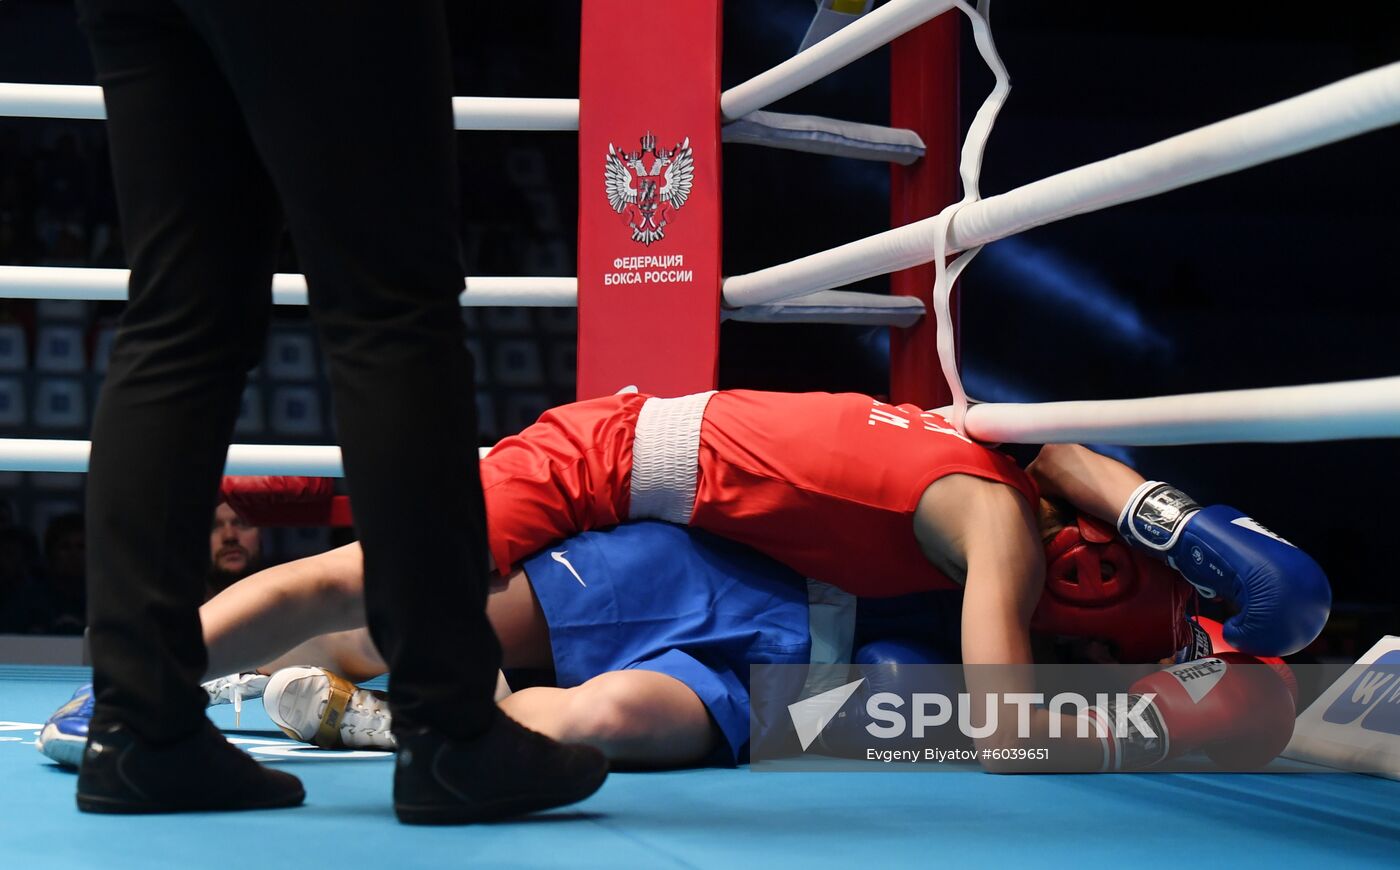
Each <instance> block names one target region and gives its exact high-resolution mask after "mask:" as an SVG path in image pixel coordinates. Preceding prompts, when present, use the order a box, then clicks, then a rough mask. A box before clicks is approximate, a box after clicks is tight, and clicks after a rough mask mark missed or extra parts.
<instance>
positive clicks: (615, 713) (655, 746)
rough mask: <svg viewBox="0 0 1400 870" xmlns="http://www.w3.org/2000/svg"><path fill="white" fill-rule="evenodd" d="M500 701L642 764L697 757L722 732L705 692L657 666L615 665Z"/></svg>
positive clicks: (526, 718) (558, 735)
mask: <svg viewBox="0 0 1400 870" xmlns="http://www.w3.org/2000/svg"><path fill="white" fill-rule="evenodd" d="M501 709H502V710H503V711H505V712H506V713H507V714H508V715H509V716H510V717H511V718H513V719H515V720H516V721H517V722H519V723H520V724H522V725H524V726H525V727H527V728H530V729H531V730H534V731H538V732H540V733H541V734H545V735H548V736H550V737H553V738H555V739H557V740H563V741H567V742H570V743H586V744H588V745H591V746H596V747H597V748H599V749H601V750H602V751H603V752H604V753H606V754H607V756H608V758H609V759H610V760H611V761H612V762H613V763H614V764H623V765H631V766H636V767H683V766H685V765H691V764H698V763H700V762H701V761H702V760H704V759H705V758H706V757H707V756H708V755H709V754H710V752H711V750H712V749H713V748H714V746H715V741H716V740H720V739H722V738H721V737H720V735H719V731H718V729H717V728H716V727H715V725H714V722H713V721H712V720H711V719H710V714H709V712H708V711H707V710H706V709H705V705H704V703H703V702H701V700H700V698H699V696H697V695H696V694H695V692H693V691H691V689H690V688H689V687H688V686H686V685H685V683H682V682H681V681H680V680H678V679H676V678H675V677H672V676H668V675H666V674H661V673H656V672H654V671H642V670H626V671H610V672H608V673H605V674H599V675H598V676H596V677H594V678H593V679H591V680H589V681H587V682H585V683H583V684H582V685H579V686H575V687H573V688H571V689H553V688H547V687H535V688H529V689H522V690H521V691H518V692H515V693H514V694H512V695H511V696H510V697H508V698H506V699H505V700H503V701H501Z"/></svg>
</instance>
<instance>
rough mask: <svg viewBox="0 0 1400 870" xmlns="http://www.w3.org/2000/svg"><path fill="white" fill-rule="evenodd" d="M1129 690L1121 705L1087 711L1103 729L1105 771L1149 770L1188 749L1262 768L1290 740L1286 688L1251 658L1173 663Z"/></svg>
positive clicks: (1234, 766) (1237, 765)
mask: <svg viewBox="0 0 1400 870" xmlns="http://www.w3.org/2000/svg"><path fill="white" fill-rule="evenodd" d="M1128 691H1129V693H1130V694H1128V695H1127V696H1126V698H1125V703H1121V704H1118V705H1116V706H1114V707H1112V708H1110V709H1109V710H1103V709H1096V710H1094V711H1092V713H1091V715H1093V716H1094V718H1096V719H1098V720H1099V721H1100V722H1101V724H1102V725H1103V726H1104V732H1103V733H1101V734H1100V736H1101V737H1102V739H1103V740H1104V749H1105V756H1106V759H1105V760H1106V764H1105V766H1106V767H1107V769H1110V770H1131V769H1141V768H1144V767H1151V766H1152V765H1154V764H1157V763H1158V762H1161V761H1164V760H1166V759H1169V758H1176V757H1178V756H1181V755H1185V754H1186V753H1188V752H1190V751H1192V750H1193V749H1203V750H1204V751H1205V753H1206V755H1208V756H1210V758H1211V759H1212V760H1213V761H1215V762H1216V763H1217V764H1219V765H1221V766H1222V767H1225V768H1228V769H1230V770H1248V769H1251V768H1256V767H1262V766H1263V765H1265V764H1268V763H1269V762H1270V761H1271V760H1273V758H1274V757H1275V756H1277V755H1278V754H1279V753H1280V752H1282V751H1283V750H1284V747H1286V746H1287V745H1288V741H1289V740H1290V739H1291V738H1292V737H1293V717H1294V712H1293V698H1292V696H1291V695H1290V694H1289V693H1288V687H1287V686H1286V685H1285V684H1284V682H1283V680H1282V679H1281V678H1280V677H1279V675H1278V674H1277V673H1276V672H1275V671H1274V670H1273V669H1272V668H1270V667H1268V666H1265V665H1263V664H1261V663H1260V662H1259V660H1258V659H1256V658H1254V657H1253V656H1248V655H1244V654H1242V653H1221V654H1220V655H1215V656H1211V657H1210V658H1206V659H1201V660H1199V661H1194V662H1186V663H1185V664H1180V665H1173V666H1172V667H1169V668H1167V669H1166V670H1162V671H1158V672H1156V673H1155V674H1149V675H1147V676H1145V677H1143V678H1142V679H1140V680H1138V681H1137V682H1135V683H1133V685H1132V687H1131V688H1130V689H1129V690H1128ZM1147 695H1154V696H1155V697H1154V698H1152V699H1151V700H1150V701H1149V700H1148V698H1147V697H1146V696H1147ZM1144 725H1145V726H1146V728H1144V727H1143V726H1144ZM1149 730H1150V731H1151V732H1152V734H1151V735H1149V733H1148V731H1149Z"/></svg>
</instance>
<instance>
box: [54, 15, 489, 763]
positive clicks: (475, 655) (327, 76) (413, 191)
mask: <svg viewBox="0 0 1400 870" xmlns="http://www.w3.org/2000/svg"><path fill="white" fill-rule="evenodd" d="M78 7H79V11H80V20H81V23H82V26H83V28H84V30H85V32H86V34H87V36H88V40H89V42H90V44H91V48H92V54H93V58H94V60H95V64H96V69H97V78H98V81H99V83H100V84H101V85H102V86H103V89H104V92H105V96H106V102H107V112H108V124H107V128H108V136H109V139H110V143H111V151H112V164H113V169H114V174H115V181H116V190H117V200H118V206H119V210H120V214H121V220H122V234H123V239H124V242H125V246H126V252H127V258H128V261H129V263H130V265H131V270H132V273H131V287H130V301H129V302H128V304H127V307H126V310H125V313H124V314H123V315H122V318H121V323H120V326H119V329H118V332H117V337H116V342H115V345H114V347H113V350H112V356H111V361H110V367H109V370H108V375H107V379H106V383H105V384H104V385H103V389H102V394H101V398H100V400H99V402H98V407H97V411H96V414H95V419H94V421H93V433H92V437H93V449H92V458H91V465H90V468H89V477H88V488H87V520H88V524H89V526H88V528H89V543H88V578H89V580H88V583H89V598H88V601H89V609H88V616H89V626H90V638H91V651H92V658H93V663H94V681H95V683H96V697H97V709H96V713H95V715H94V727H99V726H101V725H106V724H112V723H115V722H123V723H126V724H127V725H128V726H129V727H131V728H133V729H134V730H135V731H136V732H137V733H138V734H140V735H141V736H143V737H145V738H146V739H147V740H149V741H152V742H164V741H169V740H176V739H179V738H182V737H184V736H185V735H188V734H189V733H191V732H192V731H193V730H194V729H195V728H196V727H198V726H199V724H200V722H199V720H200V718H201V717H202V716H203V715H204V712H203V708H204V706H205V696H204V693H203V692H202V691H201V690H200V689H198V688H197V684H198V683H199V681H200V680H201V679H203V678H204V676H205V673H204V672H205V668H206V665H207V656H206V653H205V648H204V644H203V640H202V637H201V630H200V622H199V615H198V608H199V606H200V603H201V595H202V582H201V581H202V578H203V577H204V574H205V571H206V569H207V567H208V564H209V550H208V532H209V522H210V517H211V511H212V509H213V506H214V504H215V501H216V493H217V488H218V483H219V478H220V475H221V472H222V469H223V464H224V456H225V450H226V447H227V445H228V443H229V441H230V439H231V437H232V433H233V426H234V421H235V419H236V417H237V414H238V409H239V403H240V397H241V395H242V392H243V388H244V383H245V378H246V375H247V372H248V371H249V370H250V369H251V368H253V367H254V366H256V365H257V364H258V363H259V361H260V360H261V359H262V355H263V348H264V344H265V338H266V331H267V326H268V319H269V314H270V306H271V302H270V292H269V287H270V282H271V278H272V274H273V269H274V263H275V260H276V257H277V253H278V243H279V239H280V236H281V232H282V229H283V227H284V225H285V226H286V228H287V229H289V230H290V233H291V236H292V240H293V244H294V246H295V248H296V251H297V255H298V258H299V261H300V263H301V267H302V269H303V271H304V272H305V274H306V278H307V283H308V286H309V290H310V301H311V313H312V317H313V319H314V321H315V324H316V327H317V330H318V332H319V335H320V339H321V344H322V347H323V349H324V350H325V352H326V356H327V359H328V362H329V372H330V382H331V388H332V397H333V401H334V408H335V423H336V428H337V430H338V440H339V442H340V444H341V446H342V449H343V451H344V460H345V471H346V476H347V478H348V484H349V487H350V492H351V495H352V497H353V499H354V508H355V520H356V529H357V531H358V533H359V536H360V540H361V544H362V546H363V550H364V555H365V600H366V610H367V614H368V621H369V627H370V631H371V633H372V635H373V637H374V641H375V643H376V645H377V646H378V647H379V649H380V651H381V652H382V654H383V655H384V658H385V659H386V661H387V662H388V664H389V667H390V670H391V674H392V676H391V691H390V699H391V706H392V709H393V712H394V716H395V727H396V728H400V727H413V726H420V725H426V726H431V727H435V728H437V729H439V730H440V731H442V732H444V733H446V734H447V735H449V736H453V737H457V738H464V737H469V736H472V735H474V734H476V733H478V732H480V731H481V730H483V729H484V728H485V727H486V724H487V722H488V717H489V715H490V713H491V696H492V692H493V689H494V686H495V673H496V668H497V667H498V666H499V663H500V648H499V646H498V644H497V641H496V637H495V634H494V633H493V632H492V630H491V627H490V625H489V623H488V622H487V621H486V617H485V614H484V606H485V599H486V591H487V577H486V571H487V568H486V546H485V516H484V508H483V503H482V496H481V485H480V478H479V476H478V472H477V460H476V419H475V407H474V397H473V378H472V363H471V358H470V356H469V355H468V353H467V351H466V350H465V347H464V344H463V324H462V318H461V312H460V309H459V307H458V301H457V300H458V294H460V293H461V291H462V274H463V271H462V267H461V263H460V249H459V241H458V220H459V215H458V209H459V206H458V195H459V194H458V187H457V173H456V165H455V156H454V154H455V151H454V148H455V143H454V140H453V135H454V134H453V132H452V117H451V91H452V83H451V73H450V59H449V53H448V45H447V35H446V24H445V21H444V17H443V10H442V8H441V6H440V3H439V2H436V0H393V2H382V0H381V2H373V0H78Z"/></svg>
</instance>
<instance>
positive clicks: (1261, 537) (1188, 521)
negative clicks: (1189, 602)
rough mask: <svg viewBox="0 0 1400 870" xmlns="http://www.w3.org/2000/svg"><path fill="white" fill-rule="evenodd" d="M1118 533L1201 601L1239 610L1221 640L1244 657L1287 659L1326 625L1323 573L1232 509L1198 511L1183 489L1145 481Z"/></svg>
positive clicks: (1328, 592) (1328, 603)
mask: <svg viewBox="0 0 1400 870" xmlns="http://www.w3.org/2000/svg"><path fill="white" fill-rule="evenodd" d="M1118 531H1119V533H1120V534H1121V535H1122V536H1123V537H1124V538H1125V539H1127V541H1128V543H1129V544H1132V545H1133V546H1136V547H1139V548H1141V549H1144V550H1146V551H1148V552H1150V553H1154V554H1156V555H1157V557H1158V558H1160V559H1163V560H1165V561H1166V563H1167V564H1168V565H1171V566H1172V567H1173V568H1175V569H1176V570H1177V571H1178V572H1179V573H1180V574H1181V576H1183V577H1185V578H1186V580H1187V582H1189V583H1190V584H1191V585H1192V586H1194V587H1196V590H1197V591H1198V592H1200V593H1201V596H1202V597H1203V598H1212V599H1214V598H1218V599H1221V600H1223V601H1225V602H1227V603H1229V604H1231V605H1233V606H1234V607H1236V608H1238V611H1239V612H1238V613H1236V614H1235V615H1234V616H1232V617H1230V618H1229V619H1228V620H1226V621H1225V640H1227V641H1228V642H1229V643H1230V644H1231V645H1232V646H1234V647H1235V648H1236V649H1238V650H1240V651H1241V652H1245V653H1249V654H1250V655H1256V656H1280V655H1289V654H1291V653H1295V652H1297V651H1298V650H1300V649H1302V648H1303V647H1305V646H1307V645H1308V644H1310V643H1312V642H1313V640H1315V639H1316V638H1317V636H1318V635H1319V634H1321V633H1322V628H1323V626H1325V625H1326V624H1327V616H1328V614H1329V613H1330V612H1331V609H1332V587H1331V585H1330V584H1328V582H1327V575H1326V574H1324V573H1323V571H1322V568H1321V567H1320V566H1319V565H1318V564H1317V563H1316V562H1314V561H1313V560H1312V558H1311V557H1310V556H1308V554H1307V553H1304V552H1303V551H1302V550H1300V549H1298V548H1297V547H1295V546H1293V545H1292V544H1290V543H1289V542H1287V541H1285V540H1284V539H1283V538H1280V537H1279V536H1278V535H1276V534H1274V533H1273V532H1271V531H1269V530H1268V529H1266V528H1264V527H1263V526H1261V525H1260V524H1259V523H1257V522H1255V521H1254V520H1252V519H1250V518H1249V517H1247V516H1245V515H1244V514H1242V513H1240V512H1239V511H1238V510H1236V509H1235V508H1232V507H1227V506H1225V505H1212V506H1211V507H1207V508H1202V507H1201V506H1200V505H1199V504H1197V503H1196V502H1195V501H1193V500H1192V499H1191V497H1190V496H1188V495H1186V494H1185V493H1183V492H1182V491H1181V490H1179V489H1176V488H1175V487H1173V486H1171V485H1169V484H1165V483H1162V482H1160V481H1148V482H1147V483H1144V484H1143V485H1142V486H1139V487H1138V488H1137V489H1136V490H1135V491H1134V492H1133V495H1132V498H1130V499H1128V503H1127V504H1126V505H1124V507H1123V511H1122V513H1120V514H1119V515H1118Z"/></svg>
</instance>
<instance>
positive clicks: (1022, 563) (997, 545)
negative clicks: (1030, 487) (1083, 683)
mask: <svg viewBox="0 0 1400 870" xmlns="http://www.w3.org/2000/svg"><path fill="white" fill-rule="evenodd" d="M917 517H918V526H922V528H923V533H922V534H921V535H920V536H919V541H920V544H921V545H923V546H924V549H925V552H926V553H929V550H930V549H931V548H934V547H942V548H944V554H943V555H942V557H941V558H942V559H943V560H944V561H945V562H949V563H954V564H957V563H961V566H962V568H963V571H962V573H961V575H950V576H954V577H955V579H957V577H959V576H960V577H961V579H962V580H963V587H964V592H963V607H962V654H963V665H964V674H965V676H966V679H967V689H968V693H969V695H970V697H971V699H973V700H972V707H971V711H972V716H971V723H972V724H973V725H974V726H976V725H980V724H982V723H983V722H984V721H985V719H984V714H983V712H982V711H985V710H986V706H985V703H984V702H983V701H982V700H981V699H983V698H985V697H986V695H987V694H994V695H996V696H997V697H998V698H1005V697H1006V696H1007V695H1008V694H1011V693H1032V692H1034V691H1035V688H1036V686H1035V674H1034V672H1033V670H1032V667H1031V665H1032V664H1033V662H1034V657H1033V654H1032V652H1031V644H1030V621H1031V614H1032V612H1034V610H1035V606H1036V603H1037V602H1038V601H1039V600H1040V595H1041V592H1042V590H1043V588H1044V585H1045V555H1044V551H1043V549H1042V547H1041V542H1040V533H1039V528H1038V525H1037V518H1036V515H1035V513H1034V512H1033V511H1032V509H1031V506H1030V504H1029V503H1027V501H1026V499H1025V498H1024V497H1023V496H1022V495H1021V494H1020V493H1018V492H1016V491H1015V490H1013V489H1012V488H1011V487H1009V486H1005V485H1003V484H999V483H993V482H990V481H986V480H982V479H980V478H974V477H968V476H965V475H955V476H951V477H947V478H943V479H942V480H940V481H938V482H936V483H935V484H934V485H933V486H931V487H929V490H928V491H926V492H925V493H924V496H923V498H922V499H921V501H920V504H919V512H918V514H917ZM918 526H916V528H917V527H918ZM929 556H930V558H931V559H932V558H933V554H932V553H929ZM935 564H938V562H937V561H935ZM1017 716H1018V709H1017V707H1016V706H1015V705H1013V704H1007V703H1002V704H1001V705H1000V706H999V707H998V720H997V721H998V728H997V730H996V731H995V732H994V733H992V734H991V735H990V736H988V737H986V738H984V739H982V740H979V741H977V743H978V748H979V749H992V750H999V749H1005V748H1040V747H1045V746H1047V744H1048V735H1049V729H1050V714H1049V713H1048V712H1047V711H1045V710H1043V709H1035V710H1033V711H1031V714H1030V721H1029V725H1030V730H1029V732H1028V733H1029V737H1028V738H1025V739H1022V738H1019V737H1018V736H1017V728H1016V723H1017ZM1061 724H1062V725H1063V726H1065V729H1066V730H1065V732H1064V733H1066V734H1073V733H1074V723H1073V722H1072V721H1070V722H1062V723H1061ZM1054 743H1055V745H1054V746H1053V747H1051V754H1050V757H1049V759H1048V761H1046V762H1044V763H1041V762H1037V764H1036V766H1034V767H1032V766H1028V765H1027V764H1025V763H1024V762H1021V761H1018V760H1017V759H1015V758H1008V759H1005V760H1003V759H999V758H989V759H984V760H983V761H982V764H983V766H984V767H985V768H986V769H988V770H991V771H998V772H1016V771H1025V770H1030V769H1038V770H1041V771H1047V770H1093V769H1095V768H1096V767H1097V765H1098V763H1099V762H1100V760H1101V752H1102V749H1101V746H1100V743H1099V741H1098V740H1096V739H1085V740H1076V739H1061V740H1056V741H1054Z"/></svg>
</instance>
